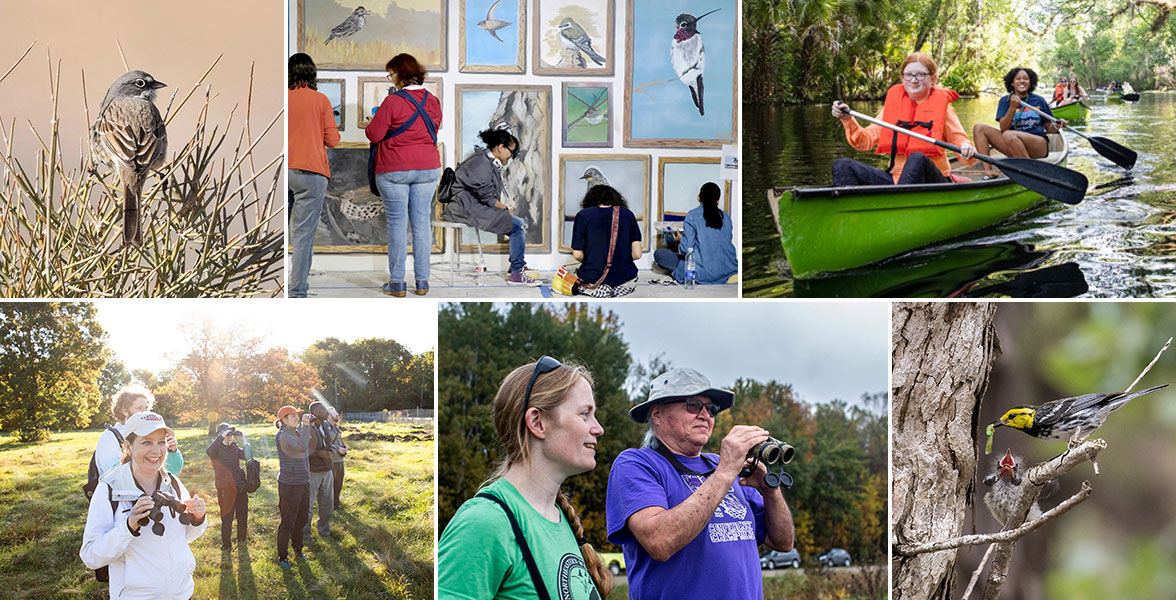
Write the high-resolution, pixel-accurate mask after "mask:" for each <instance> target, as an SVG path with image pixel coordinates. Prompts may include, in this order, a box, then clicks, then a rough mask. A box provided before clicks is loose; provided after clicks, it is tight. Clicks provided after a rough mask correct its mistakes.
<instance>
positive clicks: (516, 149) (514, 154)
mask: <svg viewBox="0 0 1176 600" xmlns="http://www.w3.org/2000/svg"><path fill="white" fill-rule="evenodd" d="M507 150H510V157H511V158H518V157H519V145H518V144H515V147H514V148H511V147H509V146H508V147H507ZM539 360H543V359H539ZM551 360H555V359H554V358H553V359H551ZM555 366H557V367H558V366H559V363H558V362H557V363H556V365H555Z"/></svg>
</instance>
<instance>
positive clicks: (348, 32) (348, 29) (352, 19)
mask: <svg viewBox="0 0 1176 600" xmlns="http://www.w3.org/2000/svg"><path fill="white" fill-rule="evenodd" d="M370 14H372V11H370V10H368V9H366V8H364V7H362V6H359V7H356V9H355V11H354V12H352V13H351V14H350V15H348V17H347V18H346V19H344V20H343V22H342V23H339V24H338V25H336V26H335V27H334V28H333V29H331V35H329V36H327V41H325V42H323V45H324V46H326V45H327V44H330V43H331V40H333V39H335V38H345V37H349V36H352V35H355V34H357V33H359V30H360V29H363V26H364V25H367V16H368V15H370Z"/></svg>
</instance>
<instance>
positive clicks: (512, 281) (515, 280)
mask: <svg viewBox="0 0 1176 600" xmlns="http://www.w3.org/2000/svg"><path fill="white" fill-rule="evenodd" d="M506 283H507V285H525V286H528V287H536V286H538V285H540V281H539V280H538V279H535V278H534V277H531V276H530V275H527V273H526V272H525V271H514V272H512V273H511V274H510V277H508V278H507V279H506Z"/></svg>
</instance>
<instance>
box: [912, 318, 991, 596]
mask: <svg viewBox="0 0 1176 600" xmlns="http://www.w3.org/2000/svg"><path fill="white" fill-rule="evenodd" d="M995 313H996V305H995V304H994V303H990V302H986V303H959V302H935V303H919V304H913V303H896V304H894V305H893V308H892V317H891V323H892V328H893V330H892V335H891V337H892V349H891V364H892V384H891V385H892V389H891V396H892V398H893V399H894V412H893V453H892V459H891V465H892V470H893V471H892V472H893V477H894V478H893V481H892V483H891V486H892V487H891V506H892V519H893V521H892V523H891V527H892V535H893V537H892V540H893V544H894V545H895V546H900V545H911V544H927V543H933V542H937V541H941V540H946V539H949V538H953V537H956V536H958V535H960V534H961V532H962V529H963V525H964V518H965V516H966V515H967V514H968V513H969V512H970V510H971V506H972V498H973V495H974V493H975V489H974V488H973V481H974V480H975V475H976V448H977V445H976V435H977V431H976V419H977V414H978V412H979V408H980V400H981V398H983V397H984V392H985V390H986V388H987V387H988V376H989V373H990V371H991V370H992V362H993V359H994V358H995V357H996V355H997V354H998V353H999V352H1000V349H999V343H998V341H997V338H996V329H995V327H994V326H993V323H992V319H993V315H994V314H995ZM955 554H956V553H955V552H954V551H945V552H934V553H929V554H920V555H918V556H909V557H908V556H899V555H897V554H895V558H894V562H893V569H894V572H893V588H894V589H893V593H894V596H893V597H894V598H896V599H901V598H911V599H918V600H922V599H925V598H943V599H948V598H950V597H951V596H952V585H953V581H952V576H953V572H954V569H955Z"/></svg>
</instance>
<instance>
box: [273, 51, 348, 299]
mask: <svg viewBox="0 0 1176 600" xmlns="http://www.w3.org/2000/svg"><path fill="white" fill-rule="evenodd" d="M288 68H289V71H290V89H289V91H288V92H287V93H286V95H287V100H288V104H289V108H288V109H287V115H289V116H288V119H287V121H286V122H287V126H286V127H287V137H288V140H289V142H288V143H289V148H290V149H289V152H288V153H287V156H286V160H287V161H288V162H287V170H286V175H287V179H288V185H289V188H290V196H291V197H292V200H293V202H292V204H291V205H290V210H289V215H288V218H289V230H290V245H291V246H293V248H294V249H293V251H292V252H291V254H290V265H289V268H288V270H287V271H286V273H287V279H288V282H289V286H290V292H289V294H290V297H291V298H305V297H306V292H307V290H308V289H309V287H310V286H308V285H307V283H306V278H307V276H308V275H309V274H310V261H311V259H312V258H313V257H314V230H315V229H316V228H317V227H318V222H319V217H320V216H321V215H322V212H323V198H324V197H326V195H327V182H328V181H329V180H330V179H331V167H330V165H329V164H327V148H334V147H335V146H338V145H339V127H338V126H337V125H336V124H335V112H334V111H333V110H332V109H331V101H330V100H328V99H327V97H326V95H324V94H323V93H322V92H319V91H317V90H318V88H317V86H316V85H315V81H316V80H317V79H318V69H317V68H315V66H314V60H312V59H311V58H310V56H308V55H306V54H303V53H301V52H299V53H298V54H295V55H293V56H291V57H290V61H289V67H288Z"/></svg>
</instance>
